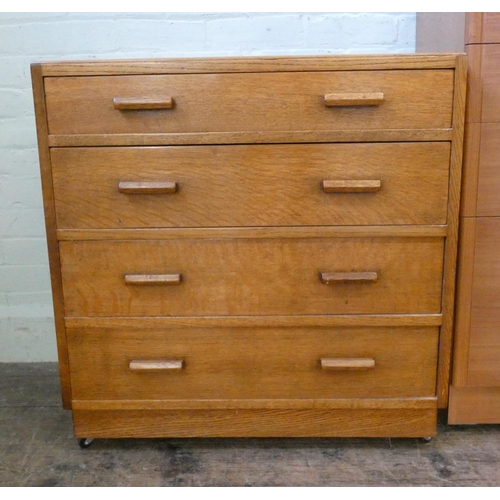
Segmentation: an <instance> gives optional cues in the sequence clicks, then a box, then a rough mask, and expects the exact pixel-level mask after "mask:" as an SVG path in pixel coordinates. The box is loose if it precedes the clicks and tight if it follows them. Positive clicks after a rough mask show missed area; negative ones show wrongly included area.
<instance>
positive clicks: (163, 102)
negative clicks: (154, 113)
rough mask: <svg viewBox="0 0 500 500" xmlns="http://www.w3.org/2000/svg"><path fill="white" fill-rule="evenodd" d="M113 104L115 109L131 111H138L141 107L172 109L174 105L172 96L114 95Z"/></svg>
mask: <svg viewBox="0 0 500 500" xmlns="http://www.w3.org/2000/svg"><path fill="white" fill-rule="evenodd" d="M113 106H114V108H115V109H120V110H132V111H134V110H136V111H140V110H142V109H146V110H147V109H172V108H173V107H174V100H173V99H172V97H165V98H164V99H149V98H137V97H115V98H114V99H113Z"/></svg>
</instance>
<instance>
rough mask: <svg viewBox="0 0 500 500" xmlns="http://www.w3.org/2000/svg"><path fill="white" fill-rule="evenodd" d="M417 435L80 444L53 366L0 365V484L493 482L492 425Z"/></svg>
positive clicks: (499, 452)
mask: <svg viewBox="0 0 500 500" xmlns="http://www.w3.org/2000/svg"><path fill="white" fill-rule="evenodd" d="M441 420H442V421H441V422H440V424H439V430H438V436H437V437H436V438H435V439H433V440H432V441H431V442H430V443H428V444H424V443H422V442H420V441H419V440H415V439H391V440H389V439H102V440H96V441H94V442H93V443H92V445H91V447H90V448H88V449H85V450H81V449H80V448H79V446H78V444H77V441H76V439H75V438H74V437H73V435H72V423H71V413H70V412H68V411H65V410H63V409H62V408H61V403H60V397H59V381H58V375H57V365H56V364H55V363H30V364H6V363H3V364H2V363H0V487H6V486H75V487H77V486H207V487H209V486H237V487H238V486H500V425H477V426H448V425H446V423H445V418H444V417H443V418H442V419H441Z"/></svg>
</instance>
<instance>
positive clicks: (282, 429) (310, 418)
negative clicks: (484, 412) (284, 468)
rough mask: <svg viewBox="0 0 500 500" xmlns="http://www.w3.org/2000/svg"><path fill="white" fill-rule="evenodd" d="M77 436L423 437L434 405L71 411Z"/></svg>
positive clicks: (432, 425) (430, 430)
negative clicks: (395, 407)
mask: <svg viewBox="0 0 500 500" xmlns="http://www.w3.org/2000/svg"><path fill="white" fill-rule="evenodd" d="M73 422H74V431H75V435H76V437H87V436H93V437H95V438H117V437H121V438H124V437H306V436H307V437H334V436H336V437H349V436H351V437H425V436H434V435H435V434H436V423H437V410H435V409H422V410H416V409H389V410H380V409H375V410H365V409H362V410H351V409H349V410H334V411H332V410H205V411H203V410H199V411H193V410H184V411H183V410H172V411H145V410H139V411H119V410H117V411H85V410H77V411H74V412H73Z"/></svg>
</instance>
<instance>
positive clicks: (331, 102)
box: [325, 92, 384, 107]
mask: <svg viewBox="0 0 500 500" xmlns="http://www.w3.org/2000/svg"><path fill="white" fill-rule="evenodd" d="M383 102H384V94H383V93H382V92H368V93H338V94H325V106H327V107H342V106H380V105H381V104H382V103H383Z"/></svg>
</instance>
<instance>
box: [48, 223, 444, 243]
mask: <svg viewBox="0 0 500 500" xmlns="http://www.w3.org/2000/svg"><path fill="white" fill-rule="evenodd" d="M447 234H448V226H445V225H436V226H418V225H412V226H410V225H408V226H403V225H401V226H312V227H311V226H303V227H253V228H248V227H231V228H222V227H220V228H219V227H218V228H166V229H162V228H155V229H59V230H58V231H57V237H58V239H59V240H60V241H75V240H93V241H105V240H170V239H188V238H218V239H228V238H229V239H240V238H243V239H244V238H252V239H265V238H372V237H386V236H387V237H393V236H396V237H398V236H399V237H402V238H403V237H404V238H420V237H424V238H425V237H440V236H447Z"/></svg>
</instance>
